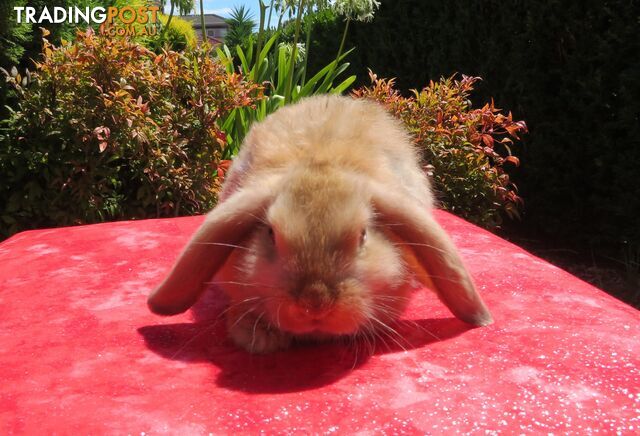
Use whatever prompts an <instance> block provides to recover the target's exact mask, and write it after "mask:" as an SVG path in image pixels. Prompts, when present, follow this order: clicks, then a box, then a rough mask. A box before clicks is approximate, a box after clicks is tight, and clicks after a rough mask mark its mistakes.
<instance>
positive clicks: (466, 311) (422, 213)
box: [373, 190, 493, 326]
mask: <svg viewBox="0 0 640 436" xmlns="http://www.w3.org/2000/svg"><path fill="white" fill-rule="evenodd" d="M398 198H402V196H400V197H399V196H394V195H393V193H392V192H389V191H388V190H386V191H383V190H377V192H376V193H375V194H374V195H373V205H374V208H375V209H376V212H377V213H378V215H379V220H381V221H382V223H383V224H388V226H389V227H388V229H389V231H391V232H393V233H395V234H396V235H397V236H398V237H399V238H400V239H402V240H403V242H404V243H406V244H407V245H408V246H409V248H410V249H411V250H412V251H413V253H414V254H415V257H416V259H417V261H418V262H419V263H420V265H421V266H422V267H423V268H424V270H425V271H426V272H427V274H428V275H429V278H430V279H431V281H432V282H433V285H434V286H435V288H436V289H435V291H436V292H437V294H438V297H440V300H442V302H443V303H444V304H445V305H446V306H447V307H448V308H449V310H451V312H452V313H453V314H454V315H455V316H456V317H457V318H459V319H461V320H463V321H465V322H467V323H469V324H473V325H479V326H481V325H488V324H491V323H492V322H493V319H492V317H491V313H489V310H488V309H487V307H486V306H485V304H484V302H483V301H482V299H481V298H480V295H479V294H478V292H477V291H476V289H475V286H474V284H473V282H472V281H471V277H469V273H468V272H467V270H466V268H465V267H464V265H463V263H462V260H461V259H460V256H459V255H458V253H457V251H456V248H455V246H454V245H453V242H451V239H449V237H448V236H447V234H446V233H445V232H444V230H443V229H442V227H440V225H439V224H438V223H437V222H436V220H435V219H434V218H433V217H432V216H431V214H430V213H428V212H427V211H426V210H423V209H422V207H420V206H419V205H418V204H416V202H415V201H411V200H408V201H398Z"/></svg>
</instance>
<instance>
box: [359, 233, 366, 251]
mask: <svg viewBox="0 0 640 436" xmlns="http://www.w3.org/2000/svg"><path fill="white" fill-rule="evenodd" d="M366 241H367V229H362V232H360V246H361V247H362V246H363V245H364V243H365V242H366Z"/></svg>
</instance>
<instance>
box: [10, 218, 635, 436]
mask: <svg viewBox="0 0 640 436" xmlns="http://www.w3.org/2000/svg"><path fill="white" fill-rule="evenodd" d="M437 218H438V220H439V221H440V222H441V223H442V225H443V226H444V227H445V229H446V230H448V231H449V232H450V233H451V235H452V237H453V238H454V240H455V242H456V243H457V245H458V246H459V248H460V251H461V254H462V256H463V258H464V259H465V261H466V263H467V265H468V267H469V269H470V271H471V273H472V275H473V277H474V279H475V281H476V283H477V285H478V288H479V289H480V292H481V294H482V295H483V297H484V299H485V301H486V302H487V304H488V306H489V307H490V308H491V310H492V313H493V315H494V317H495V319H496V322H495V324H493V325H491V326H489V327H483V328H476V329H470V328H469V327H468V326H467V325H465V324H464V323H462V322H461V321H458V320H456V319H455V318H453V317H452V315H451V314H450V313H449V312H448V311H447V309H446V308H445V307H444V306H443V305H442V304H440V303H439V302H438V301H437V299H436V298H435V297H434V296H433V295H432V294H431V293H429V292H427V291H425V292H418V293H416V295H415V297H414V300H413V303H412V305H411V308H410V310H409V311H408V313H407V314H406V315H405V317H404V319H405V321H403V322H401V323H400V325H399V326H398V328H399V329H400V331H401V333H402V334H403V336H404V341H402V343H401V344H390V345H389V346H388V347H385V346H384V345H379V346H378V347H377V349H376V350H375V352H374V353H373V355H368V354H367V353H366V352H364V348H363V347H360V350H359V353H358V355H357V356H356V353H355V352H354V351H353V348H352V347H349V346H347V345H343V344H322V345H310V346H303V347H299V348H295V349H292V350H288V351H284V352H278V353H275V354H272V355H264V356H258V355H250V354H247V353H246V352H244V351H241V350H239V349H236V348H235V347H234V346H233V345H232V344H231V343H230V342H229V341H228V340H227V339H226V338H225V327H224V323H223V322H220V321H219V317H218V315H219V314H220V312H221V311H222V310H223V302H222V299H221V296H220V294H219V291H216V290H215V289H214V290H210V291H209V292H208V294H206V296H205V298H204V299H203V300H202V301H201V302H199V303H198V305H197V306H196V307H195V308H194V310H192V311H190V312H187V313H186V314H183V315H180V316H176V317H171V318H161V317H158V316H155V315H153V314H151V313H149V311H148V310H147V308H146V305H145V300H146V297H147V295H148V294H149V292H150V291H151V289H152V288H153V287H154V286H155V285H157V284H158V283H159V281H160V280H161V278H162V277H163V275H164V274H165V273H166V272H168V269H169V268H170V266H171V265H172V262H173V261H174V260H175V258H176V257H177V255H178V253H179V251H180V250H181V248H182V247H183V246H184V244H185V243H186V241H187V239H188V238H189V236H190V235H191V233H192V232H193V231H194V230H195V228H196V227H197V226H198V225H199V223H200V222H201V221H202V217H190V218H177V219H164V220H147V221H137V222H118V223H110V224H100V225H93V226H84V227H75V228H73V227H70V228H62V229H55V230H39V231H31V232H25V233H21V234H18V235H16V236H14V237H12V238H10V239H9V240H7V241H4V242H3V243H2V244H0V377H1V379H2V383H1V385H0V433H2V434H7V433H20V434H23V433H31V434H33V433H37V434H43V433H51V432H61V433H72V432H73V433H81V434H88V433H105V432H109V433H137V434H140V433H141V432H145V433H162V432H169V433H172V434H202V433H214V434H221V433H222V434H230V433H257V432H259V431H261V430H264V431H266V432H267V433H275V432H285V433H301V434H302V433H308V432H323V433H334V432H335V433H338V434H344V433H352V432H354V431H361V432H364V433H374V432H384V433H389V434H395V433H436V434H437V433H443V434H449V433H451V432H452V431H459V432H465V433H466V432H477V433H480V432H481V433H485V431H486V430H489V431H491V432H506V433H513V432H519V433H520V432H525V433H528V432H533V433H541V432H545V433H547V432H555V433H557V432H560V433H566V432H576V433H585V432H587V431H588V430H600V431H603V432H605V433H615V432H620V433H623V434H627V433H628V434H638V433H639V432H640V316H639V312H638V311H636V310H635V309H633V308H632V307H630V306H627V305H625V304H623V303H621V302H620V301H617V300H615V299H614V298H612V297H610V296H608V295H607V294H605V293H604V292H602V291H600V290H598V289H596V288H594V287H592V286H590V285H589V284H587V283H584V282H582V281H580V280H578V279H577V278H575V277H573V276H571V275H570V274H568V273H566V272H564V271H562V270H560V269H559V268H556V267H554V266H552V265H550V264H548V263H546V262H544V261H542V260H540V259H538V258H536V257H534V256H532V255H530V254H528V253H527V252H525V251H523V250H522V249H520V248H518V247H516V246H514V245H512V244H510V243H508V242H506V241H504V240H502V239H500V238H498V237H496V236H494V235H492V234H490V233H488V232H486V231H484V230H481V229H479V228H477V227H475V226H472V225H470V224H468V223H466V222H464V221H463V220H461V219H459V218H455V217H453V216H451V215H449V214H447V213H444V212H438V213H437ZM401 346H402V347H403V348H405V349H406V350H403V349H402V348H401Z"/></svg>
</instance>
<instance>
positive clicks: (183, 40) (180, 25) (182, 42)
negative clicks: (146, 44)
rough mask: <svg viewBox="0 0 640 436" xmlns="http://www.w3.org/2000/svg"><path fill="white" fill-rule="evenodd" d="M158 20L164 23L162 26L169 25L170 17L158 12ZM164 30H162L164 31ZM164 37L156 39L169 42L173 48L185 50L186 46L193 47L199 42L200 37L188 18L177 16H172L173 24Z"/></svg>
mask: <svg viewBox="0 0 640 436" xmlns="http://www.w3.org/2000/svg"><path fill="white" fill-rule="evenodd" d="M158 20H159V21H160V22H161V23H162V26H166V25H167V21H168V20H169V17H168V16H167V15H164V14H158ZM162 32H163V30H161V31H160V33H162ZM163 36H164V38H162V39H161V38H156V39H155V40H156V41H159V42H161V43H167V44H169V47H171V49H172V50H176V51H179V50H184V49H186V48H193V47H195V45H196V44H197V43H198V37H197V36H196V31H195V30H194V29H193V26H192V25H191V23H190V22H188V21H187V20H185V19H183V18H180V17H176V16H175V15H174V16H173V17H171V24H170V25H169V28H168V29H167V30H166V31H164V35H163Z"/></svg>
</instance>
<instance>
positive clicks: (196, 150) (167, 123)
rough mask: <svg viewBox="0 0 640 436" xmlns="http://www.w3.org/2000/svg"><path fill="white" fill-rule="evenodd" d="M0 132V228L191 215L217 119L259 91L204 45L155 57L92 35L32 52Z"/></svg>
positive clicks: (205, 191) (200, 203)
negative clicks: (40, 53)
mask: <svg viewBox="0 0 640 436" xmlns="http://www.w3.org/2000/svg"><path fill="white" fill-rule="evenodd" d="M10 81H11V82H12V84H13V85H14V86H15V87H16V90H17V92H18V93H19V94H20V96H21V97H20V101H19V104H18V107H17V109H16V110H15V111H14V112H12V113H11V115H10V117H9V118H8V119H7V120H5V121H3V122H2V124H1V128H0V174H2V184H1V185H0V230H1V233H2V234H3V235H8V234H11V233H13V232H16V231H18V230H22V229H27V228H34V227H42V226H54V225H67V224H77V223H91V222H96V221H103V220H112V219H122V218H143V217H160V216H175V215H181V214H190V213H199V212H204V211H206V210H207V209H209V208H210V207H211V206H212V205H213V204H214V202H215V200H216V192H217V189H218V182H217V179H216V177H215V171H216V167H217V164H218V162H219V158H220V155H221V154H222V153H223V152H224V149H225V147H226V137H225V135H224V134H223V132H222V131H221V130H220V128H219V126H218V123H219V121H220V119H221V118H222V117H224V116H226V115H227V114H228V113H230V112H231V111H233V110H234V109H235V108H238V107H245V106H249V105H252V104H253V103H254V101H255V100H256V98H258V97H259V96H260V92H261V90H260V88H259V87H257V86H256V85H250V84H248V83H246V82H245V81H244V80H243V79H242V77H241V76H239V75H236V74H228V73H227V72H226V71H225V69H224V67H223V66H222V65H220V63H218V62H217V61H216V60H215V58H214V57H213V56H212V53H211V52H210V50H209V49H208V48H197V49H194V50H189V51H186V52H184V53H177V52H173V51H167V52H163V53H161V54H159V55H156V54H155V53H153V52H151V51H149V50H148V49H146V48H145V47H143V46H141V45H138V44H135V43H132V42H131V41H128V40H127V39H123V38H107V37H100V36H95V35H94V34H93V32H92V31H90V30H89V31H87V32H86V33H84V34H79V35H78V36H77V39H76V42H74V43H66V44H64V45H62V46H61V47H54V46H52V45H50V44H48V43H46V44H45V47H44V57H43V60H42V62H41V63H39V64H38V66H37V71H36V73H34V80H32V83H31V85H28V86H26V87H22V86H20V85H19V84H18V83H17V82H19V77H18V78H11V79H10Z"/></svg>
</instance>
